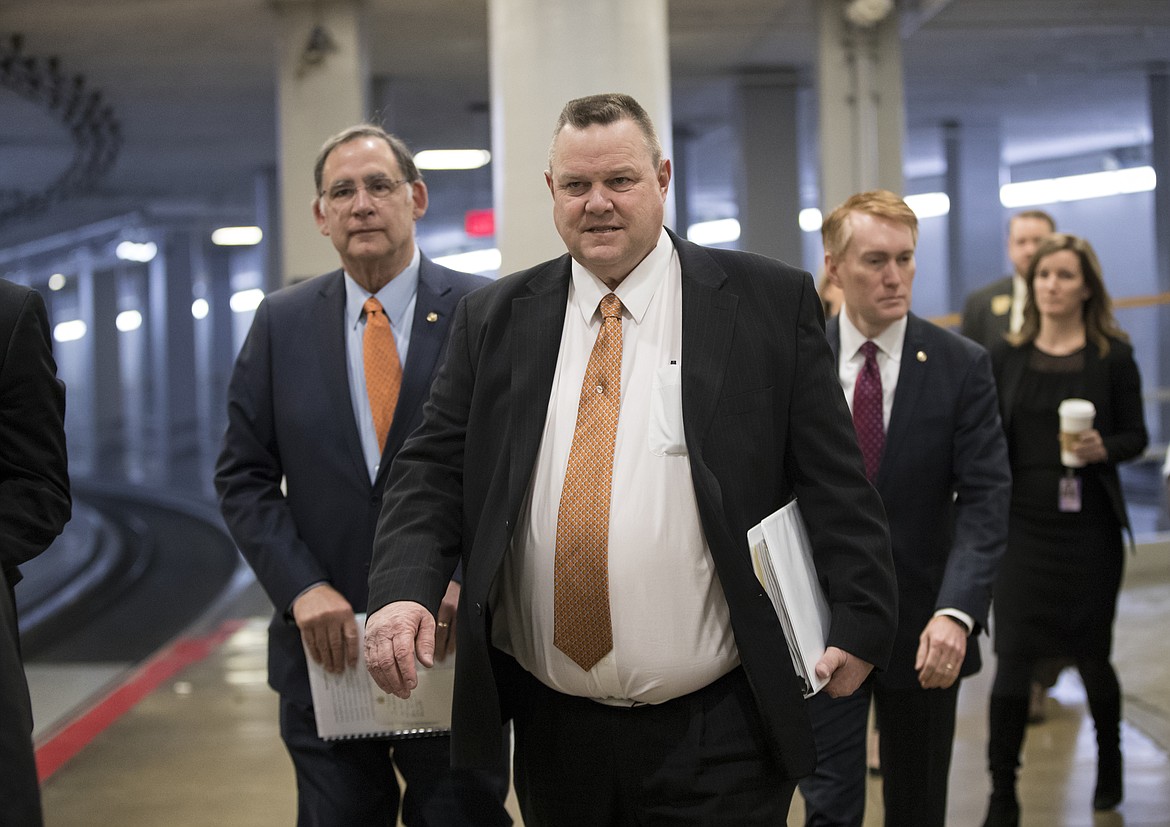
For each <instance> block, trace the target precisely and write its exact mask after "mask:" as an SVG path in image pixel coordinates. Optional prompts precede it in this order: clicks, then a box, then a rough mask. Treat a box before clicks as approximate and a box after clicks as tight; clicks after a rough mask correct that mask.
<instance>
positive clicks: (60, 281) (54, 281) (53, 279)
mask: <svg viewBox="0 0 1170 827" xmlns="http://www.w3.org/2000/svg"><path fill="white" fill-rule="evenodd" d="M64 286H65V274H64V273H54V274H53V275H51V276H49V289H50V290H53V291H54V292H55V291H57V290H60V289H62V288H63V287H64Z"/></svg>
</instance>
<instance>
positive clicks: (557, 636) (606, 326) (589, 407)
mask: <svg viewBox="0 0 1170 827" xmlns="http://www.w3.org/2000/svg"><path fill="white" fill-rule="evenodd" d="M601 315H602V316H603V319H602V322H601V330H600V331H598V333H597V342H596V343H595V344H594V345H593V353H592V354H590V356H589V366H588V367H587V368H586V369H585V381H584V383H583V384H582V386H581V401H580V404H579V405H578V408H577V427H576V430H574V431H573V445H572V448H570V449H569V465H568V468H567V470H566V471H565V486H564V489H563V490H562V491H561V505H560V511H559V513H558V514H557V553H556V563H555V570H554V574H553V609H554V625H553V645H554V646H556V647H557V648H558V649H560V650H561V651H562V652H564V653H565V654H566V655H568V656H569V657H570V658H572V659H573V661H574V662H575V663H576V664H577V665H578V666H580V667H581V668H582V669H585V670H586V671H588V670H589V669H592V668H593V665H594V664H595V663H597V662H598V661H599V660H601V659H602V657H604V656H605V654H606V652H608V651H609V650H610V649H612V648H613V628H612V627H611V625H610V619H609V556H608V547H609V498H610V480H611V477H612V475H613V443H614V437H615V436H616V435H617V423H618V408H619V404H620V402H621V385H622V302H621V299H619V298H618V297H617V296H615V295H614V294H613V293H609V294H607V295H606V296H605V297H603V298H602V300H601Z"/></svg>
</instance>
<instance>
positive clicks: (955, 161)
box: [943, 121, 1004, 310]
mask: <svg viewBox="0 0 1170 827" xmlns="http://www.w3.org/2000/svg"><path fill="white" fill-rule="evenodd" d="M943 141H944V144H945V149H946V159H947V171H946V192H947V197H948V198H950V200H951V211H950V213H948V214H947V263H948V270H949V287H950V301H949V303H948V307H950V309H951V310H961V309H962V307H963V301H964V299H966V297H967V294H968V293H970V292H971V291H973V290H977V289H979V288H980V287H982V286H983V285H985V284H987V283H988V282H990V281H993V280H995V279H997V278H999V277H1000V276H1001V275H1003V258H1004V253H1003V250H1004V244H1003V233H1004V229H1003V220H1002V219H1003V207H1002V206H1000V203H999V185H1000V133H999V126H998V125H995V124H967V123H963V124H960V123H957V122H953V121H952V122H949V123H946V124H944V125H943Z"/></svg>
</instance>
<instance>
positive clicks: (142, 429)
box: [116, 262, 155, 484]
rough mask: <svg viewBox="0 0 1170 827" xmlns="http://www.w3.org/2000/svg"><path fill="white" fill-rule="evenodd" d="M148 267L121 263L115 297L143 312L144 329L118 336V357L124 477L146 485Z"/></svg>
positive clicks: (150, 445)
mask: <svg viewBox="0 0 1170 827" xmlns="http://www.w3.org/2000/svg"><path fill="white" fill-rule="evenodd" d="M149 275H150V268H149V266H148V265H145V264H138V263H132V262H121V263H120V264H119V265H118V266H117V272H116V276H117V281H118V285H119V287H118V295H119V296H120V300H121V302H122V304H123V306H125V307H127V308H134V309H137V310H138V311H139V312H141V313H142V316H143V326H142V327H141V328H139V329H138V330H133V331H128V332H125V333H119V334H118V356H119V361H120V362H121V368H122V386H121V399H122V422H123V423H124V424H123V427H122V432H123V434H124V443H123V446H124V447H123V459H122V464H123V468H124V471H125V475H126V478H127V479H128V480H130V481H131V482H135V483H139V484H142V483H146V482H148V475H149V474H150V473H151V470H152V466H153V463H154V460H155V444H154V425H155V423H154V420H153V418H152V417H153V408H154V391H153V389H154V381H155V377H154V375H153V372H152V370H151V355H152V354H151V347H150V343H151V329H152V328H151V315H152V312H151V308H150V287H149Z"/></svg>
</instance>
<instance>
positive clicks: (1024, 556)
mask: <svg viewBox="0 0 1170 827" xmlns="http://www.w3.org/2000/svg"><path fill="white" fill-rule="evenodd" d="M1026 278H1027V283H1028V297H1027V301H1026V303H1025V307H1024V324H1023V327H1022V328H1021V329H1020V332H1019V333H1018V334H1015V335H1014V336H1012V337H1009V340H1008V342H1005V343H1004V344H1003V345H1002V346H999V347H997V348H996V349H995V350H993V352H992V362H993V366H994V370H995V375H996V385H997V387H998V389H999V401H1000V411H1001V415H1002V418H1003V425H1004V430H1005V431H1006V432H1007V437H1008V449H1009V456H1010V460H1011V465H1012V478H1013V485H1012V504H1011V513H1010V519H1009V527H1008V548H1007V553H1006V554H1005V555H1004V558H1003V563H1002V564H1001V568H1000V572H999V576H998V579H997V581H996V584H995V591H994V601H993V603H992V607H993V611H994V619H995V623H994V630H995V651H996V655H997V656H998V659H999V662H998V668H997V670H996V674H995V684H994V686H993V688H992V692H991V704H990V707H991V708H990V740H989V743H988V767H989V769H990V771H991V781H992V792H991V800H990V803H989V807H988V814H987V820H986V821H985V827H1001V825H1016V824H1018V823H1019V814H1020V808H1019V803H1018V802H1017V799H1016V788H1015V787H1016V769H1017V767H1018V766H1019V756H1020V750H1021V748H1022V746H1023V742H1024V731H1025V727H1026V724H1027V718H1028V693H1029V684H1030V682H1031V675H1032V671H1033V668H1034V666H1035V663H1036V661H1037V660H1039V659H1040V658H1042V657H1049V656H1054V655H1055V656H1060V655H1064V656H1067V657H1070V658H1072V659H1073V660H1074V661H1075V663H1076V665H1077V669H1078V670H1079V671H1080V674H1081V679H1082V681H1083V682H1084V685H1085V694H1086V695H1087V697H1088V702H1089V711H1090V712H1091V713H1092V716H1093V722H1094V724H1095V725H1096V729H1097V787H1096V790H1095V792H1094V796H1093V807H1094V808H1095V809H1097V810H1110V809H1113V808H1114V807H1116V806H1117V804H1118V803H1120V801H1121V797H1122V780H1121V778H1122V772H1121V745H1120V722H1121V687H1120V685H1119V684H1118V681H1117V673H1116V672H1115V671H1114V669H1113V666H1112V664H1111V663H1110V661H1109V656H1110V650H1111V649H1112V645H1113V617H1114V614H1115V610H1116V608H1117V593H1118V590H1119V588H1120V585H1121V572H1122V563H1123V545H1122V531H1123V530H1126V529H1128V528H1129V520H1128V518H1127V516H1126V513H1125V503H1124V501H1123V499H1122V495H1121V485H1120V482H1119V481H1118V477H1117V463H1119V462H1124V461H1125V460H1127V459H1132V458H1133V457H1135V456H1137V455H1139V454H1140V453H1141V452H1142V450H1143V449H1144V448H1145V446H1146V442H1147V435H1146V426H1145V421H1144V418H1143V414H1142V400H1141V380H1140V378H1139V376H1138V369H1137V365H1136V363H1135V362H1134V359H1133V348H1132V347H1131V346H1130V345H1129V344H1128V340H1129V337H1128V336H1126V334H1125V333H1124V332H1123V331H1122V330H1121V328H1120V327H1118V325H1117V322H1116V320H1115V319H1114V318H1113V311H1112V305H1111V302H1110V299H1109V294H1108V292H1107V291H1106V290H1105V285H1104V283H1103V281H1102V278H1101V266H1100V264H1099V263H1098V261H1097V256H1096V254H1095V253H1094V252H1093V248H1092V247H1091V246H1090V245H1089V243H1088V242H1087V241H1085V240H1084V239H1081V238H1078V237H1076V236H1072V235H1067V234H1063V233H1056V234H1053V235H1052V236H1049V237H1048V239H1047V240H1045V241H1044V242H1043V243H1042V244H1041V246H1040V247H1039V249H1038V250H1037V251H1036V255H1035V257H1034V258H1033V260H1032V265H1031V267H1030V268H1029V270H1028V273H1027V276H1026ZM1069 398H1079V399H1088V400H1089V401H1091V402H1092V403H1093V404H1094V406H1095V407H1096V419H1095V421H1094V423H1093V427H1092V428H1090V429H1089V430H1087V431H1084V432H1083V433H1081V435H1080V436H1079V438H1075V439H1073V440H1070V442H1069V444H1068V445H1066V447H1067V448H1070V449H1072V451H1073V452H1074V453H1075V454H1076V456H1077V458H1078V460H1079V461H1080V462H1083V463H1084V465H1083V467H1078V468H1075V469H1072V468H1065V467H1064V466H1062V464H1061V459H1060V452H1061V445H1060V439H1059V437H1058V433H1059V430H1060V426H1059V418H1058V415H1057V407H1058V406H1059V405H1060V402H1061V401H1062V400H1064V399H1069Z"/></svg>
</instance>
